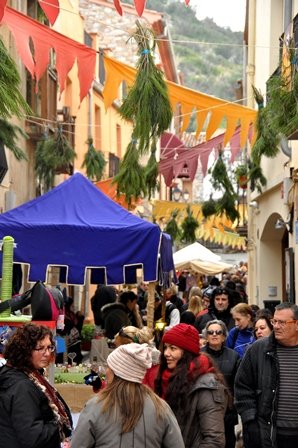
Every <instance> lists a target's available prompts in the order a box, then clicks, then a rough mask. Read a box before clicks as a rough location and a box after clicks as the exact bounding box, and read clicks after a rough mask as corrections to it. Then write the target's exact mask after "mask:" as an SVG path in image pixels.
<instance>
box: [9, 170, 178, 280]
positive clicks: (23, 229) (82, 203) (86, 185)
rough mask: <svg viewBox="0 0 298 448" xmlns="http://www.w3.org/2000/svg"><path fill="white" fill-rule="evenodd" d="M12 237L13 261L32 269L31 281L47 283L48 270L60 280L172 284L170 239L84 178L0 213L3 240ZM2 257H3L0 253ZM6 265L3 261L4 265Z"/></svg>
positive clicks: (64, 183) (67, 181) (80, 176)
mask: <svg viewBox="0 0 298 448" xmlns="http://www.w3.org/2000/svg"><path fill="white" fill-rule="evenodd" d="M4 236H12V237H13V238H14V240H15V243H16V248H15V250H14V262H15V263H24V264H28V265H29V278H28V280H29V281H31V282H32V281H38V280H41V281H47V275H48V271H49V267H50V266H60V267H61V276H62V278H61V279H60V280H61V281H63V282H65V283H68V284H75V285H83V284H85V282H86V273H87V269H90V270H91V276H90V277H91V283H105V284H122V283H135V282H136V271H137V269H142V271H143V279H144V281H146V282H153V281H157V280H159V279H162V280H161V281H166V282H168V281H169V278H170V273H171V272H175V270H174V263H173V257H172V247H171V244H170V242H169V236H168V235H165V234H163V233H162V232H161V230H160V228H159V227H158V226H157V225H155V224H152V223H150V222H147V221H144V220H143V219H141V218H139V217H137V216H134V215H133V214H131V213H130V212H128V211H127V210H125V209H124V208H122V207H121V206H120V205H118V204H116V203H115V202H113V201H112V200H111V199H109V198H108V197H107V196H106V195H105V194H104V193H102V192H101V191H100V190H99V189H98V188H97V187H95V186H94V185H93V184H92V183H91V182H90V181H89V180H87V179H86V178H85V177H84V176H83V175H82V174H79V173H77V174H74V175H73V176H71V177H70V178H69V179H67V180H66V181H65V182H63V183H61V184H60V185H58V186H57V187H55V188H54V189H53V190H51V191H50V192H48V193H46V194H44V195H43V196H40V197H38V198H36V199H33V200H31V201H29V202H26V203H25V204H23V205H21V206H19V207H16V208H14V209H12V210H10V211H8V212H6V213H3V214H2V215H0V239H2V238H3V237H4ZM0 257H2V254H0ZM0 264H1V265H2V263H0Z"/></svg>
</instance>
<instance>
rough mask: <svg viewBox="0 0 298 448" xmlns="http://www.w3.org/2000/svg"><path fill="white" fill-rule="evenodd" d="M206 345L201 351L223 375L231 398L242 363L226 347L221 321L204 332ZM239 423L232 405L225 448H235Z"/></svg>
mask: <svg viewBox="0 0 298 448" xmlns="http://www.w3.org/2000/svg"><path fill="white" fill-rule="evenodd" d="M202 336H203V338H205V340H206V345H205V346H204V347H203V348H202V349H201V350H202V352H206V353H207V354H208V355H209V356H210V357H211V358H212V360H213V361H214V363H215V364H216V365H217V367H218V369H219V371H220V372H221V373H222V374H223V376H224V379H225V381H226V384H227V386H228V388H229V391H230V393H231V396H233V391H234V381H235V376H236V372H237V369H238V367H239V363H240V356H239V354H238V353H237V352H235V350H232V349H230V348H228V347H226V346H225V341H226V338H227V336H228V330H227V327H226V325H225V323H224V322H223V321H221V320H217V319H215V320H211V321H209V322H208V323H207V325H206V327H205V328H204V329H203V332H202ZM237 423H238V415H237V411H236V409H235V408H234V406H233V405H232V404H230V406H228V407H227V410H226V414H225V436H226V445H225V448H235V443H236V437H235V425H237Z"/></svg>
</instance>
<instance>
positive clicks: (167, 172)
mask: <svg viewBox="0 0 298 448" xmlns="http://www.w3.org/2000/svg"><path fill="white" fill-rule="evenodd" d="M224 136H225V134H224V133H223V134H220V135H218V136H217V137H214V138H212V139H210V140H208V141H207V142H204V143H200V144H199V145H196V146H192V147H189V146H186V145H185V144H184V143H183V142H182V141H181V140H180V139H179V138H178V137H177V136H176V135H174V134H171V133H169V132H165V133H164V134H162V136H161V139H160V162H159V173H160V174H162V175H163V177H164V181H165V184H166V185H167V186H168V187H170V186H171V184H172V182H173V180H174V179H175V178H176V177H177V176H179V175H181V172H182V170H183V168H187V172H188V176H189V180H190V181H193V180H194V177H195V175H196V171H197V167H198V158H199V157H200V161H201V165H202V172H203V175H204V176H206V172H207V164H208V158H209V155H210V153H211V151H212V150H213V149H215V150H217V151H218V149H219V148H220V147H222V146H223V142H224ZM250 138H251V133H250V135H249V139H250ZM240 149H241V145H240V127H237V128H236V130H235V132H234V135H233V137H232V138H231V140H230V150H231V162H234V161H235V156H236V154H238V152H239V151H240Z"/></svg>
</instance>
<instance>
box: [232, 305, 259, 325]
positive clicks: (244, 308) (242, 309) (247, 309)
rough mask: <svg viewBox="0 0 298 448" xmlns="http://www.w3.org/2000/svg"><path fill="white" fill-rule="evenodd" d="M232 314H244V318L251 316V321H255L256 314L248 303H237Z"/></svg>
mask: <svg viewBox="0 0 298 448" xmlns="http://www.w3.org/2000/svg"><path fill="white" fill-rule="evenodd" d="M231 313H232V314H234V313H239V314H242V316H250V317H251V320H252V321H253V319H254V312H253V310H252V308H251V306H250V305H248V304H247V303H242V302H240V303H237V305H235V306H234V307H233V308H232V309H231Z"/></svg>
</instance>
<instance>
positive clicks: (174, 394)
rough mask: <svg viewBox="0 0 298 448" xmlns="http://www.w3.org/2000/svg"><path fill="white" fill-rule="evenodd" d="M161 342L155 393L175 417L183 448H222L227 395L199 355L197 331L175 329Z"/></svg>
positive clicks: (208, 362)
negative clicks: (182, 440)
mask: <svg viewBox="0 0 298 448" xmlns="http://www.w3.org/2000/svg"><path fill="white" fill-rule="evenodd" d="M162 342H163V353H162V356H161V364H160V369H159V373H158V375H157V378H156V380H155V391H156V393H157V394H158V395H159V396H161V397H162V398H164V399H165V400H166V401H167V402H168V404H169V405H170V407H171V408H172V410H173V412H174V414H175V415H176V418H177V420H178V423H179V426H180V429H181V432H182V436H183V439H184V443H185V447H186V448H198V447H200V448H224V447H225V429H224V415H225V410H226V407H227V402H228V391H227V388H226V386H225V385H224V380H223V379H222V377H221V375H220V373H219V372H218V371H217V369H216V368H215V367H214V364H213V363H212V361H211V359H210V358H209V357H208V356H207V355H206V354H203V353H202V354H200V337H199V333H198V331H197V330H196V328H194V327H193V326H192V325H187V324H179V325H175V326H174V327H173V328H171V329H169V330H168V331H167V332H166V333H165V334H164V336H163V339H162Z"/></svg>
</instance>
